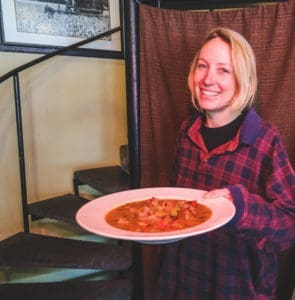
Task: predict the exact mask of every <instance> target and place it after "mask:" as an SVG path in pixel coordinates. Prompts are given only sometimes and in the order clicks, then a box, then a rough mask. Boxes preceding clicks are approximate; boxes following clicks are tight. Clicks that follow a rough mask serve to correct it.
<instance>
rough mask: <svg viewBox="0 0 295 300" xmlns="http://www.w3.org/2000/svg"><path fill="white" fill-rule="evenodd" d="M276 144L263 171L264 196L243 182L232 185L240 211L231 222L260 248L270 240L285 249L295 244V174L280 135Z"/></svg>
mask: <svg viewBox="0 0 295 300" xmlns="http://www.w3.org/2000/svg"><path fill="white" fill-rule="evenodd" d="M272 145H273V147H272V151H271V155H268V157H267V160H266V161H267V164H266V165H267V168H266V169H265V170H263V172H265V174H264V182H263V184H264V195H258V194H253V193H251V192H249V191H248V189H247V188H246V187H245V186H243V185H239V184H237V185H232V186H229V187H228V188H229V190H230V191H231V193H232V196H233V201H234V204H235V206H236V211H237V212H236V215H235V217H234V218H233V220H232V221H231V223H230V225H234V226H233V228H234V229H235V230H237V232H238V234H240V235H242V236H243V237H244V238H249V239H251V240H255V241H256V242H258V244H259V246H260V247H264V246H265V244H266V243H269V242H270V243H271V244H273V245H275V246H276V247H277V248H278V249H279V250H283V249H286V248H288V247H290V246H291V245H292V244H295V173H294V170H293V168H292V166H291V163H290V161H289V159H288V156H287V152H286V151H285V149H284V146H283V143H282V141H281V139H280V137H279V135H276V136H275V138H274V139H273V141H272Z"/></svg>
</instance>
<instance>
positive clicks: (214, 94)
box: [202, 90, 219, 96]
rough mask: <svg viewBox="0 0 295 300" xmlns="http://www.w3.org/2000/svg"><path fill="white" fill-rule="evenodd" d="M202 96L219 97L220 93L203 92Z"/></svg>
mask: <svg viewBox="0 0 295 300" xmlns="http://www.w3.org/2000/svg"><path fill="white" fill-rule="evenodd" d="M202 94H203V95H206V96H217V95H218V94H219V92H215V91H208V90H202Z"/></svg>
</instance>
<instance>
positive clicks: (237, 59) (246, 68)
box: [188, 27, 257, 112]
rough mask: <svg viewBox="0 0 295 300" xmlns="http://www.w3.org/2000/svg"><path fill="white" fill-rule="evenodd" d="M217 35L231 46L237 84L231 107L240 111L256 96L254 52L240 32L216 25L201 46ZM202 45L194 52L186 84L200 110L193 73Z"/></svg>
mask: <svg viewBox="0 0 295 300" xmlns="http://www.w3.org/2000/svg"><path fill="white" fill-rule="evenodd" d="M217 37H219V38H221V39H222V40H223V41H224V42H226V43H228V44H229V45H230V46H231V49H232V51H231V57H232V63H233V70H234V76H235V79H236V82H237V86H238V89H237V94H236V95H235V97H234V100H233V103H232V109H233V110H234V111H240V112H242V111H243V110H244V109H245V108H248V107H250V106H251V105H252V104H253V102H254V100H255V96H256V91H257V74H256V59H255V54H254V52H253V49H252V47H251V46H250V44H249V43H248V41H247V40H246V39H245V38H244V37H243V36H242V35H241V34H239V33H238V32H236V31H234V30H231V29H227V28H223V27H217V28H214V29H213V30H211V31H210V32H209V34H208V36H207V38H206V39H205V42H204V43H203V45H202V47H203V46H204V45H205V44H206V43H207V42H208V41H210V40H212V39H214V38H217ZM202 47H201V48H200V50H199V51H198V52H197V53H196V55H195V57H194V60H193V62H192V64H191V68H190V73H189V75H188V86H189V89H190V92H191V97H192V103H193V105H194V106H195V107H196V108H197V109H198V110H201V108H200V107H199V105H198V101H197V98H196V94H195V89H194V73H195V70H196V66H197V62H198V59H199V55H200V51H201V49H202Z"/></svg>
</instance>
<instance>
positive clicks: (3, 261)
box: [0, 232, 132, 271]
mask: <svg viewBox="0 0 295 300" xmlns="http://www.w3.org/2000/svg"><path fill="white" fill-rule="evenodd" d="M131 264H132V253H131V247H129V246H120V245H113V244H112V245H111V244H103V243H97V242H90V241H80V240H74V239H68V238H60V237H53V236H45V235H40V234H35V233H27V232H20V233H17V234H15V235H13V236H11V237H9V238H7V239H5V240H2V241H1V242H0V266H11V267H52V268H74V269H97V270H105V271H116V270H128V269H129V268H130V266H131Z"/></svg>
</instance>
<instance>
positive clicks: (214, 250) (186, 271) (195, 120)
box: [155, 28, 295, 300]
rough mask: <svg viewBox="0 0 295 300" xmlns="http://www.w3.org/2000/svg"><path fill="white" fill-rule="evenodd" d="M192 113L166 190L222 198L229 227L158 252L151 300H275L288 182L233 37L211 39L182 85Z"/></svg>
mask: <svg viewBox="0 0 295 300" xmlns="http://www.w3.org/2000/svg"><path fill="white" fill-rule="evenodd" d="M188 83H189V88H190V91H191V94H192V102H193V104H194V106H195V107H196V109H197V111H196V113H195V115H193V116H192V117H191V118H190V119H188V120H186V121H184V122H183V124H182V126H181V130H180V133H179V137H178V144H177V148H176V160H175V166H174V167H175V168H174V170H175V174H174V177H173V182H172V183H173V185H174V186H178V187H186V188H196V189H203V190H207V191H209V192H208V193H207V194H206V195H205V198H210V197H219V196H225V197H228V199H229V201H233V204H234V205H235V208H236V214H235V216H234V218H233V219H232V220H231V221H230V222H229V223H228V224H227V225H226V226H224V227H222V228H220V229H217V230H215V231H212V232H210V233H208V234H203V235H199V236H195V237H192V238H187V239H184V240H182V241H180V242H177V243H173V244H169V245H166V246H165V252H164V256H163V263H162V267H161V272H160V278H159V282H158V286H157V293H156V297H155V298H156V299H169V300H172V299H179V300H180V299H185V300H189V299H196V300H206V299H218V300H222V299H224V300H231V299H234V300H242V299H245V300H251V299H255V300H257V299H267V300H271V299H275V287H276V278H275V276H276V266H277V261H276V258H277V253H278V251H280V250H282V249H285V248H287V247H290V246H291V245H292V244H294V240H295V225H294V216H295V203H294V199H295V173H294V170H293V168H292V166H291V164H290V162H289V160H288V157H287V153H286V151H285V149H284V146H283V144H282V141H281V138H280V136H279V133H278V131H277V129H276V128H275V127H274V126H272V125H271V124H269V123H268V122H266V121H264V120H262V119H261V118H260V117H259V116H258V115H257V114H256V112H255V111H254V109H253V107H252V104H253V101H254V98H255V94H256V88H257V78H256V63H255V56H254V53H253V50H252V48H251V46H250V45H249V43H248V42H247V41H246V40H245V38H244V37H243V36H241V35H240V34H239V33H237V32H235V31H233V30H229V29H226V28H216V29H214V30H213V31H211V32H210V33H209V35H208V37H207V39H206V41H205V43H204V44H203V46H202V47H201V49H200V51H199V52H198V53H197V54H196V56H195V58H194V61H193V63H192V66H191V71H190V74H189V77H188Z"/></svg>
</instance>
